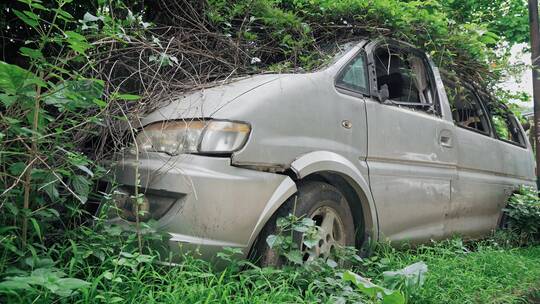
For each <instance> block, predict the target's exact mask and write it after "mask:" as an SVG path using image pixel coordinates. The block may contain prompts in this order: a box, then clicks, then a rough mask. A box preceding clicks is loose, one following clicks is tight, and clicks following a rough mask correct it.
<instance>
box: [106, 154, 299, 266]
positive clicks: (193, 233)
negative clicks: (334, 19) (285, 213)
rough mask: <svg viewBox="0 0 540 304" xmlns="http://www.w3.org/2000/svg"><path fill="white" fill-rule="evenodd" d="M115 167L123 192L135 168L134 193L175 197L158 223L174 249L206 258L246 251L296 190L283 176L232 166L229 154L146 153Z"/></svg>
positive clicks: (129, 186)
mask: <svg viewBox="0 0 540 304" xmlns="http://www.w3.org/2000/svg"><path fill="white" fill-rule="evenodd" d="M114 171H115V175H116V176H115V178H116V181H117V182H118V183H119V184H120V185H121V187H122V186H123V187H124V189H128V191H133V189H135V185H137V182H136V173H137V171H138V174H139V176H140V183H139V185H140V187H139V189H140V190H139V192H140V193H144V194H145V197H146V198H147V199H148V202H149V204H150V205H151V204H152V202H153V201H156V200H170V201H174V204H173V205H172V207H171V208H170V209H169V210H168V211H167V212H166V213H165V215H163V216H162V217H161V218H159V219H158V220H157V228H158V229H159V230H162V231H166V232H168V233H169V234H170V236H171V238H170V241H169V244H170V248H171V250H172V251H173V252H177V253H178V252H186V251H192V252H198V253H200V254H201V257H202V258H205V259H211V258H212V257H213V256H215V254H216V253H217V252H219V251H221V250H222V248H223V247H236V248H240V249H242V251H243V252H244V255H247V254H248V251H249V248H250V246H251V244H252V243H253V241H254V239H255V237H256V235H257V234H258V232H259V231H260V229H262V226H264V224H265V223H266V221H267V220H268V219H269V217H270V216H271V214H272V213H273V212H274V211H275V210H276V209H277V207H278V206H279V205H280V204H281V202H282V201H283V200H285V199H286V198H287V197H289V196H290V195H292V194H293V193H294V192H295V191H296V187H295V185H294V182H293V181H292V180H291V179H290V178H289V177H288V176H286V175H280V174H274V173H266V172H261V171H256V170H250V169H244V168H238V167H234V166H231V165H230V159H229V158H220V157H207V156H199V155H180V156H177V157H169V156H166V155H163V154H161V153H147V154H143V155H141V157H140V158H139V161H138V162H137V160H135V159H132V158H128V159H124V160H122V161H121V162H119V163H118V164H117V165H115V167H114ZM129 189H132V190H129ZM131 194H133V193H131ZM111 221H112V222H123V223H125V222H126V221H125V220H122V219H120V218H115V219H111ZM131 224H132V223H131Z"/></svg>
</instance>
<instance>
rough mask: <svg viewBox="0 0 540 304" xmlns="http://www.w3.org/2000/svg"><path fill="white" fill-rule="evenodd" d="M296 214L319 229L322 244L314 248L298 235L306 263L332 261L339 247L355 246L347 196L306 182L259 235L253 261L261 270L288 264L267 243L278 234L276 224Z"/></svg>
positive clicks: (325, 186)
mask: <svg viewBox="0 0 540 304" xmlns="http://www.w3.org/2000/svg"><path fill="white" fill-rule="evenodd" d="M289 214H294V215H295V216H296V217H309V218H311V219H313V220H314V221H315V224H316V225H317V226H319V227H320V229H319V236H320V240H319V242H318V243H317V244H316V245H315V246H313V247H312V248H307V247H306V246H305V245H303V244H302V238H303V236H302V234H301V233H298V232H295V233H294V234H293V240H294V242H295V243H297V244H298V248H300V249H301V252H302V255H303V260H304V261H309V260H313V259H316V258H318V257H322V258H328V257H332V255H333V253H334V251H335V249H336V248H337V247H338V246H354V244H355V229H354V221H353V217H352V213H351V210H350V208H349V204H348V202H347V200H346V199H345V197H344V196H343V194H341V192H340V191H339V190H337V189H336V188H335V187H334V186H332V185H329V184H326V183H323V182H315V181H309V182H303V183H301V184H300V185H299V187H298V193H297V195H295V196H292V197H291V198H289V199H288V200H287V201H286V202H285V203H284V204H283V206H281V207H280V208H279V209H278V211H277V212H276V213H275V214H274V215H273V216H272V217H271V218H270V220H269V221H268V223H267V224H266V226H265V227H264V228H263V230H262V231H261V232H260V233H259V237H258V240H257V242H256V243H255V246H254V248H253V250H252V254H251V257H252V258H254V259H256V262H258V264H260V265H261V266H281V265H283V264H285V262H286V260H285V258H284V257H282V256H280V255H279V254H278V253H277V252H276V251H275V250H273V249H272V248H270V247H269V246H268V244H267V243H266V239H267V238H268V236H269V235H276V234H278V228H277V226H276V220H277V219H278V218H280V217H286V216H287V215H289Z"/></svg>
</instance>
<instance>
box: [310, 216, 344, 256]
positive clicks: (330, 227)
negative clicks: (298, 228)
mask: <svg viewBox="0 0 540 304" xmlns="http://www.w3.org/2000/svg"><path fill="white" fill-rule="evenodd" d="M310 218H311V219H313V220H314V221H315V225H317V226H318V234H319V235H318V236H319V241H318V242H317V244H315V245H314V246H312V247H311V248H308V247H307V246H305V245H304V244H303V242H302V253H303V258H304V261H312V260H314V259H315V258H318V257H323V258H328V257H330V256H331V255H332V254H333V253H334V251H335V250H336V247H337V246H345V235H344V231H345V229H344V226H343V222H342V221H341V218H340V217H339V215H338V213H337V212H336V211H335V210H334V209H333V208H331V207H328V206H322V207H319V208H317V209H316V210H315V211H314V212H313V213H312V214H311V216H310ZM302 241H303V240H302Z"/></svg>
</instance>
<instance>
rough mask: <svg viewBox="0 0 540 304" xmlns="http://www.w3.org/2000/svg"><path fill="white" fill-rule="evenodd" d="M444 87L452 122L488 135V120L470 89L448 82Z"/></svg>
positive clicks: (479, 102)
mask: <svg viewBox="0 0 540 304" xmlns="http://www.w3.org/2000/svg"><path fill="white" fill-rule="evenodd" d="M444 85H445V88H446V95H447V96H448V102H449V103H450V108H451V110H452V118H453V120H454V122H455V123H456V124H457V125H458V126H460V127H464V128H467V129H471V130H473V131H477V132H480V133H484V134H486V135H489V134H490V132H489V118H488V115H487V113H486V111H485V110H484V107H483V106H482V102H481V101H480V99H479V98H478V96H477V95H476V94H475V93H474V92H473V91H472V90H471V89H469V88H467V87H465V86H459V85H456V84H455V83H454V82H451V81H448V80H445V81H444Z"/></svg>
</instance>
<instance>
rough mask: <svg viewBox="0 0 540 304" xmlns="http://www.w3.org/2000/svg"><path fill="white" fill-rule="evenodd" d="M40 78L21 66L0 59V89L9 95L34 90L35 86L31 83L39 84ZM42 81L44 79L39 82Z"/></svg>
mask: <svg viewBox="0 0 540 304" xmlns="http://www.w3.org/2000/svg"><path fill="white" fill-rule="evenodd" d="M40 80H41V79H39V80H38V79H37V77H36V76H35V75H34V74H32V73H31V72H29V71H27V70H25V69H23V68H21V67H19V66H16V65H14V64H9V63H6V62H3V61H0V90H1V91H3V92H5V93H6V94H8V95H17V94H20V93H26V92H28V91H29V90H30V91H32V90H33V88H32V87H30V85H32V84H38V83H39V82H40ZM42 83H43V81H41V82H40V83H39V84H42ZM45 85H46V84H45Z"/></svg>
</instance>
